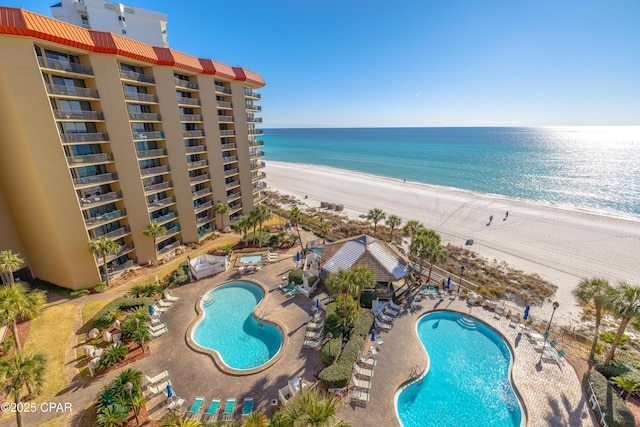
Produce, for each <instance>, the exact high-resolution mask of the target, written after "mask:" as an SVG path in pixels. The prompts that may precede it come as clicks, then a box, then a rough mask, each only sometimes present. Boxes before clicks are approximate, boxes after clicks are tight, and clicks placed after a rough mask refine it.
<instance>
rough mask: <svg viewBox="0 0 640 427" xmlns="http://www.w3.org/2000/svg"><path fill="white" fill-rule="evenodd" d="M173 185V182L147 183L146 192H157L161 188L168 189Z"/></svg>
mask: <svg viewBox="0 0 640 427" xmlns="http://www.w3.org/2000/svg"><path fill="white" fill-rule="evenodd" d="M171 187H173V182H171V181H167V182H159V183H158V184H151V185H145V187H144V192H145V193H156V192H158V191H161V190H166V189H167V188H171Z"/></svg>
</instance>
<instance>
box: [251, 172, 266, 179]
mask: <svg viewBox="0 0 640 427" xmlns="http://www.w3.org/2000/svg"><path fill="white" fill-rule="evenodd" d="M266 177H267V174H266V173H264V172H252V173H251V180H252V181H257V180H259V179H265V178H266Z"/></svg>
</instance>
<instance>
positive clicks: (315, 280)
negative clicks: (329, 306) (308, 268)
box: [309, 276, 318, 288]
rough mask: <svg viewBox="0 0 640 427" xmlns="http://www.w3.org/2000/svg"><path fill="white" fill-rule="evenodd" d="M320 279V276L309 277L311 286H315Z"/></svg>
mask: <svg viewBox="0 0 640 427" xmlns="http://www.w3.org/2000/svg"><path fill="white" fill-rule="evenodd" d="M317 281H318V276H311V277H310V278H309V287H310V288H311V287H313V285H314V284H315V283H316V282H317Z"/></svg>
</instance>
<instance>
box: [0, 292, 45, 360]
mask: <svg viewBox="0 0 640 427" xmlns="http://www.w3.org/2000/svg"><path fill="white" fill-rule="evenodd" d="M44 303H45V296H44V293H43V292H42V291H31V292H29V291H28V290H27V288H26V286H25V285H23V284H22V283H14V284H13V285H9V286H3V287H1V288H0V320H2V321H6V322H8V323H9V324H10V325H11V330H12V332H13V339H14V340H15V342H16V348H17V349H18V353H19V354H21V353H22V346H21V345H20V340H19V338H18V321H19V320H23V319H33V318H34V317H36V316H37V315H38V314H39V313H40V310H41V309H42V306H43V305H44Z"/></svg>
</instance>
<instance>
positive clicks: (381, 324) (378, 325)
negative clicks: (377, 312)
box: [376, 317, 393, 331]
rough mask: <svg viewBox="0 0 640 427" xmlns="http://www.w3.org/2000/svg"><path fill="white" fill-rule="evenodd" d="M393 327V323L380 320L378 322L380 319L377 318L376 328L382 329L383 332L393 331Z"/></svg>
mask: <svg viewBox="0 0 640 427" xmlns="http://www.w3.org/2000/svg"><path fill="white" fill-rule="evenodd" d="M392 327H393V325H392V324H391V323H385V322H381V321H380V320H378V318H377V317H376V328H378V329H382V330H383V331H388V330H389V329H391V328H392Z"/></svg>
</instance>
